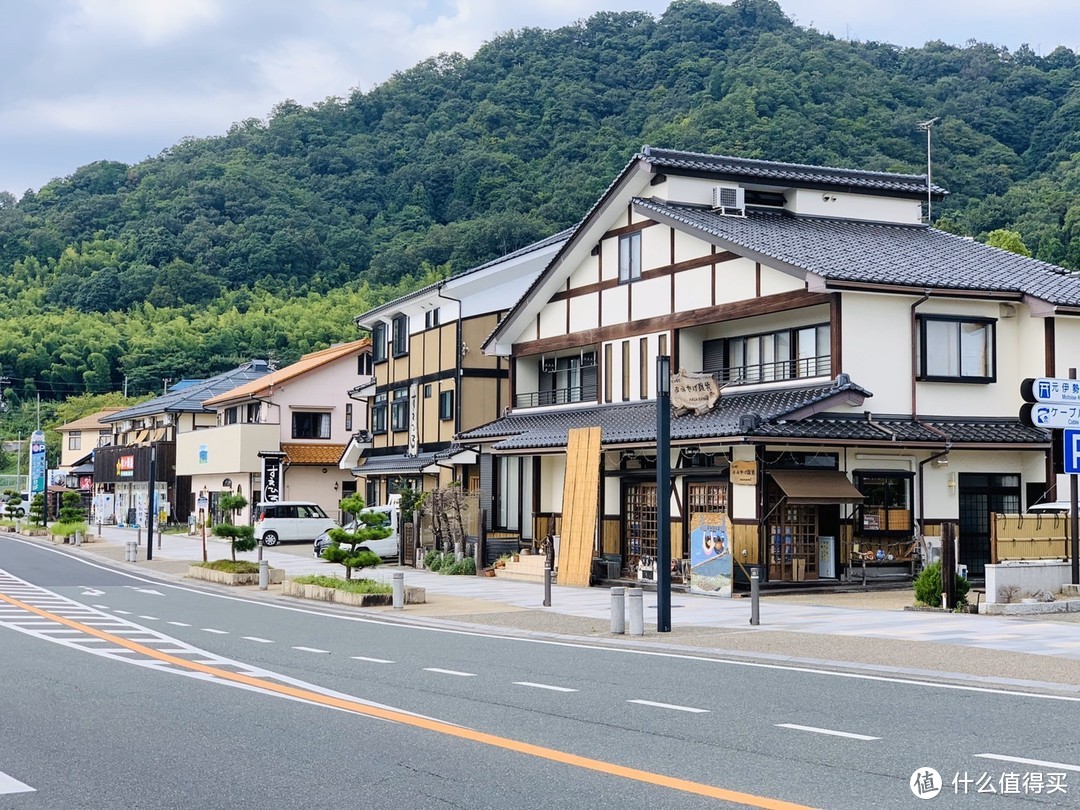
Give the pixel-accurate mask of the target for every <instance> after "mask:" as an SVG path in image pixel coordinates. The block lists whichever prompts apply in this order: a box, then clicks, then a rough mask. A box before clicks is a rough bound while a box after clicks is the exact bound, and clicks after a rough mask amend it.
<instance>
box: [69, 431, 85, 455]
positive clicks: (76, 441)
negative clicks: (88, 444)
mask: <svg viewBox="0 0 1080 810" xmlns="http://www.w3.org/2000/svg"><path fill="white" fill-rule="evenodd" d="M68 450H82V431H81V430H73V431H71V432H70V433H68Z"/></svg>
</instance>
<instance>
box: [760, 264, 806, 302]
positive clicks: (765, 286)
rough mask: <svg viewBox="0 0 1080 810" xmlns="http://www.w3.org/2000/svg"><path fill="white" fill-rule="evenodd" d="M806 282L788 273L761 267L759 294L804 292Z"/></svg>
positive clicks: (764, 266)
mask: <svg viewBox="0 0 1080 810" xmlns="http://www.w3.org/2000/svg"><path fill="white" fill-rule="evenodd" d="M805 289H806V282H805V281H804V280H803V279H801V278H796V277H795V276H793V275H791V274H790V273H785V272H783V271H782V270H777V269H775V268H773V267H768V266H766V265H762V266H761V294H762V295H776V294H777V293H785V292H791V291H793V290H805Z"/></svg>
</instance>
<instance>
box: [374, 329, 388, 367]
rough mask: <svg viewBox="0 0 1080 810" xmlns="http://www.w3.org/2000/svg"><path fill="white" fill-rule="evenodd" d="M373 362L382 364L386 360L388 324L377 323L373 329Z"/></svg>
mask: <svg viewBox="0 0 1080 810" xmlns="http://www.w3.org/2000/svg"><path fill="white" fill-rule="evenodd" d="M371 360H372V362H373V363H382V362H384V361H385V360H386V324H385V323H377V324H375V326H373V327H372V328H371Z"/></svg>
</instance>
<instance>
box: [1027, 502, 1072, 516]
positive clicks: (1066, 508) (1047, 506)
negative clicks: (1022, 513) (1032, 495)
mask: <svg viewBox="0 0 1080 810" xmlns="http://www.w3.org/2000/svg"><path fill="white" fill-rule="evenodd" d="M1071 511H1072V504H1071V503H1069V501H1050V502H1048V503H1033V504H1032V505H1031V506H1029V507H1028V514H1032V515H1068V514H1070V512H1071Z"/></svg>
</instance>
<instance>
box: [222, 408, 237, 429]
mask: <svg viewBox="0 0 1080 810" xmlns="http://www.w3.org/2000/svg"><path fill="white" fill-rule="evenodd" d="M237 410H239V409H238V408H226V409H225V419H224V420H223V421H224V423H225V424H226V425H235V424H236V423H237V421H239V420H238V419H237V415H236V412H237Z"/></svg>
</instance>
